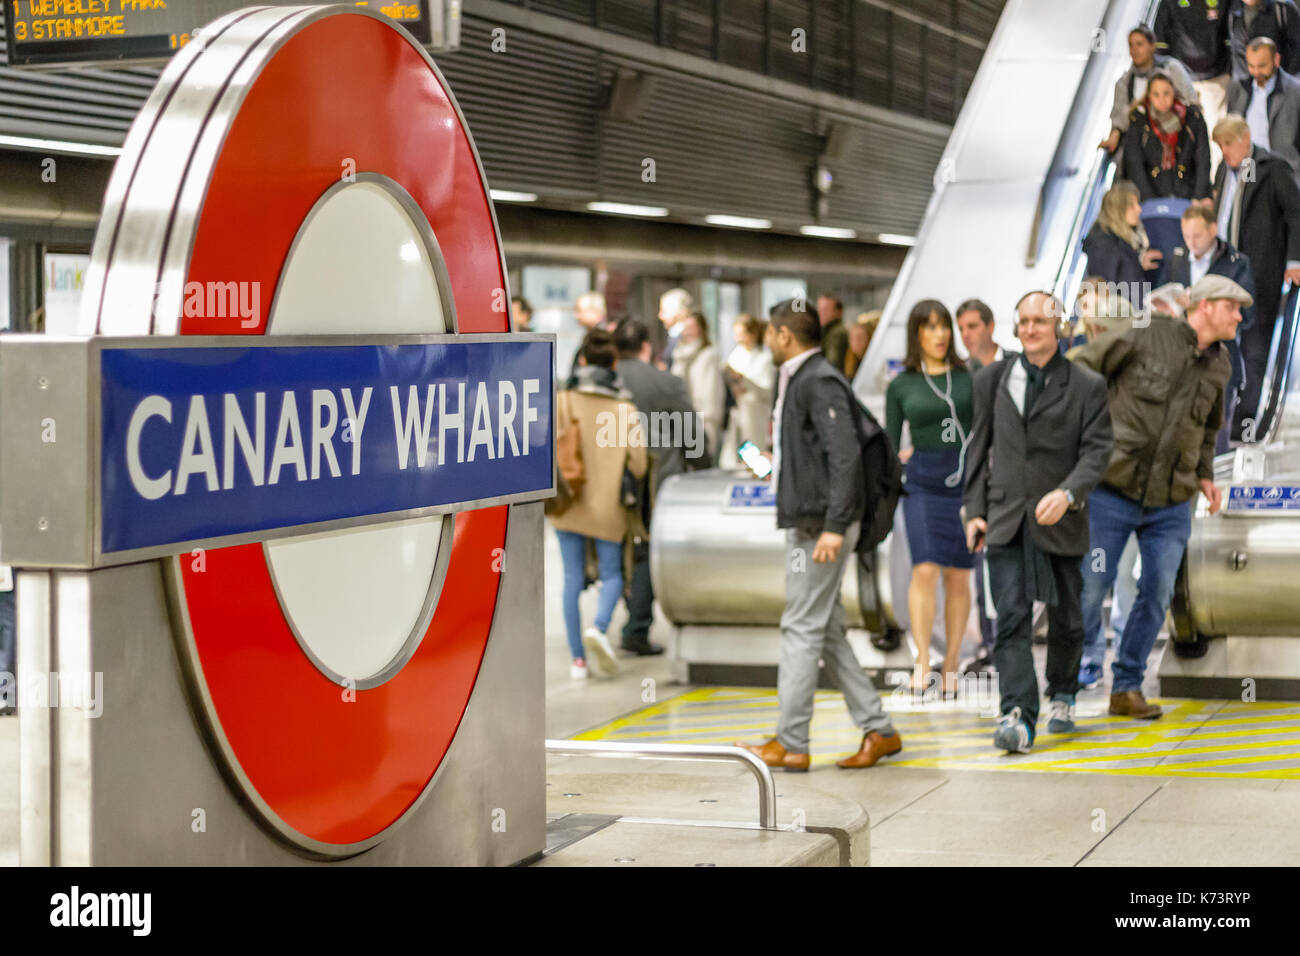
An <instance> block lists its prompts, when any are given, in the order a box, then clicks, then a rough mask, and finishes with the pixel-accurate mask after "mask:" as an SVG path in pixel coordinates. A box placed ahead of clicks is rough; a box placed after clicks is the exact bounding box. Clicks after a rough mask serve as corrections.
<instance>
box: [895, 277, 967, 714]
mask: <svg viewBox="0 0 1300 956" xmlns="http://www.w3.org/2000/svg"><path fill="white" fill-rule="evenodd" d="M955 339H956V336H955V335H954V334H953V323H952V315H951V314H949V312H948V310H947V309H946V308H945V307H944V305H943V303H942V302H938V301H936V300H934V299H926V300H924V301H921V302H918V303H917V304H916V305H915V306H914V307H913V308H912V313H911V315H910V316H908V319H907V357H906V359H904V361H903V368H904V369H905V371H903V372H902V373H900V374H899V375H898V376H897V377H896V378H895V379H894V380H893V381H892V382H890V383H889V390H888V391H887V392H886V393H885V427H886V429H887V430H888V432H889V437H890V439H892V440H893V442H894V447H895V448H898V447H900V444H899V443H900V441H901V439H902V436H903V423H904V422H906V423H907V426H908V431H909V433H910V435H911V447H910V448H908V449H907V450H906V451H902V452H900V453H899V456H898V457H899V459H900V460H901V461H903V462H905V463H906V482H907V494H906V496H905V497H904V498H903V517H904V519H905V521H906V524H907V544H908V548H909V549H910V550H911V553H912V582H911V585H910V587H909V588H908V592H907V610H908V614H909V616H910V618H911V625H912V627H911V629H912V637H913V639H914V640H915V641H916V666H915V668H914V670H913V672H912V691H913V693H917V692H921V691H923V690H924V689H925V684H926V679H927V677H928V675H929V670H930V633H931V631H932V629H933V628H934V615H935V604H936V593H937V589H938V586H939V579H940V577H942V578H943V590H944V612H945V613H944V618H945V623H946V625H947V627H946V631H947V635H948V647H947V653H946V654H945V655H944V661H943V689H944V696H945V697H950V696H952V697H955V696H956V684H957V673H956V672H957V655H958V653H960V651H961V642H962V637H963V635H964V634H965V633H966V621H967V619H968V618H969V617H970V605H971V594H970V573H971V568H972V567H973V560H972V557H971V554H970V552H969V551H967V550H966V540H965V536H964V534H963V533H962V524H961V501H962V488H963V485H964V482H965V465H966V461H965V456H966V438H967V436H968V435H969V434H970V428H971V414H972V403H971V376H970V373H969V372H968V371H966V366H965V364H964V363H963V362H962V360H961V359H960V358H959V357H958V355H957V352H956V349H955V348H954V343H955Z"/></svg>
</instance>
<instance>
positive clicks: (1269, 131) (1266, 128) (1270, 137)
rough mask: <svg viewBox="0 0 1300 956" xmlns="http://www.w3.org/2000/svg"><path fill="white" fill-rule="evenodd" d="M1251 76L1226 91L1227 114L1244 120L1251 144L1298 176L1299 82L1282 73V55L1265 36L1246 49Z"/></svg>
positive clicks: (1299, 166)
mask: <svg viewBox="0 0 1300 956" xmlns="http://www.w3.org/2000/svg"><path fill="white" fill-rule="evenodd" d="M1246 64H1247V66H1248V67H1249V68H1250V76H1248V77H1246V78H1244V79H1241V80H1238V81H1237V82H1235V83H1233V84H1232V86H1231V87H1229V89H1228V112H1229V113H1237V114H1240V115H1241V116H1244V117H1245V118H1246V122H1247V123H1248V124H1249V125H1250V141H1251V142H1252V143H1254V144H1255V145H1256V146H1262V147H1264V149H1267V150H1268V151H1269V152H1271V153H1272V154H1273V155H1274V156H1280V157H1282V158H1283V159H1284V160H1286V162H1287V165H1288V166H1290V167H1291V171H1292V172H1297V173H1300V80H1297V79H1296V78H1295V77H1294V76H1292V75H1291V74H1290V73H1285V72H1283V70H1282V55H1281V54H1280V53H1278V51H1277V44H1276V43H1274V42H1273V41H1272V40H1270V39H1269V38H1268V37H1256V38H1255V39H1254V40H1251V41H1250V45H1249V46H1247V47H1246Z"/></svg>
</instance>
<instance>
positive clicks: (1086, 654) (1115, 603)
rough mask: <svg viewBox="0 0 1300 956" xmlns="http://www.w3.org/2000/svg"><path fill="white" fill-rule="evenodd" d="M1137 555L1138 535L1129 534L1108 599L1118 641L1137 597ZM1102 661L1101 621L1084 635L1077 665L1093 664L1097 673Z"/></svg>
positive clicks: (1103, 631) (1104, 645) (1104, 640)
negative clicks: (1091, 631) (1080, 661)
mask: <svg viewBox="0 0 1300 956" xmlns="http://www.w3.org/2000/svg"><path fill="white" fill-rule="evenodd" d="M1137 556H1138V543H1137V535H1133V534H1131V535H1129V536H1128V541H1126V542H1125V543H1124V553H1123V555H1122V556H1121V557H1120V559H1119V570H1118V573H1117V575H1116V578H1115V593H1114V596H1113V597H1112V598H1111V600H1110V629H1111V630H1112V631H1114V632H1115V641H1116V644H1117V645H1118V643H1119V642H1120V641H1121V640H1122V639H1123V637H1124V623H1125V622H1126V621H1127V620H1128V615H1129V612H1130V611H1131V610H1133V602H1134V601H1136V600H1137V581H1135V580H1134V579H1133V566H1134V565H1135V564H1137ZM1105 663H1106V628H1105V626H1104V625H1102V626H1099V627H1098V628H1097V631H1096V633H1095V634H1094V633H1088V634H1085V635H1084V640H1083V661H1082V663H1081V665H1080V666H1081V667H1095V668H1097V671H1098V673H1100V672H1101V668H1102V665H1104V664H1105ZM1080 673H1082V670H1081V671H1080Z"/></svg>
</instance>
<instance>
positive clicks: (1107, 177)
mask: <svg viewBox="0 0 1300 956" xmlns="http://www.w3.org/2000/svg"><path fill="white" fill-rule="evenodd" d="M1159 9H1160V0H1150V2H1149V3H1148V4H1147V9H1146V13H1145V14H1144V15H1143V17H1142V21H1141V22H1143V23H1145V24H1146V25H1147V26H1154V24H1155V22H1156V14H1157V12H1159ZM1118 155H1119V153H1118V150H1117V151H1116V152H1115V153H1113V154H1112V153H1111V152H1110V150H1108V149H1106V148H1105V147H1098V149H1097V152H1096V155H1095V156H1094V157H1093V161H1092V166H1091V167H1090V169H1089V171H1088V176H1089V178H1088V183H1089V185H1088V188H1087V189H1086V190H1084V193H1083V196H1082V199H1081V201H1080V203H1079V207H1078V208H1077V209H1076V210H1075V213H1074V219H1073V220H1072V221H1071V223H1070V235H1069V239H1068V241H1067V243H1066V246H1065V258H1064V259H1063V260H1062V261H1061V268H1060V269H1059V270H1058V271H1057V273H1056V281H1055V282H1053V283H1052V294H1053V295H1055V296H1056V297H1057V299H1059V300H1060V301H1061V302H1062V303H1064V304H1065V306H1066V309H1067V310H1069V309H1070V303H1072V302H1073V301H1074V298H1075V296H1076V295H1078V292H1079V286H1080V285H1082V283H1083V279H1084V276H1083V275H1081V274H1078V265H1079V260H1080V259H1082V258H1083V239H1084V234H1085V232H1086V231H1087V230H1088V228H1090V227H1091V226H1092V223H1093V222H1094V221H1095V220H1096V218H1097V213H1098V211H1099V209H1100V208H1101V199H1102V196H1104V195H1105V193H1106V190H1107V189H1109V188H1110V185H1111V182H1112V180H1113V178H1114V172H1115V159H1116V157H1117V156H1118ZM1043 188H1044V191H1045V190H1046V188H1047V186H1046V184H1044V187H1043Z"/></svg>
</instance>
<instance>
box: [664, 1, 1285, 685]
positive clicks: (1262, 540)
mask: <svg viewBox="0 0 1300 956" xmlns="http://www.w3.org/2000/svg"><path fill="white" fill-rule="evenodd" d="M1157 5H1158V4H1157V3H1156V2H1154V0H1109V2H1107V0H1071V2H1070V3H1068V4H1064V3H1061V2H1060V0H1010V2H1008V3H1007V6H1006V8H1005V9H1004V12H1003V15H1002V19H1001V20H1000V21H999V24H998V28H997V30H996V31H995V33H994V35H993V37H992V39H991V40H990V43H989V47H988V52H987V54H986V56H985V59H984V61H983V63H982V64H981V66H980V69H979V72H978V73H977V75H976V78H975V81H974V82H973V84H972V86H971V90H970V93H969V95H968V97H967V100H966V103H965V105H964V107H963V109H962V113H961V116H960V117H959V118H958V121H957V124H956V126H955V127H954V129H953V134H952V138H951V140H950V142H949V145H948V147H947V149H946V150H945V153H944V156H943V158H942V160H941V162H940V164H939V169H938V172H937V174H936V189H935V193H934V195H933V196H932V198H931V200H930V204H929V206H928V208H927V212H926V216H925V220H924V222H923V225H922V228H921V230H920V232H919V235H918V238H917V243H916V245H915V247H914V248H913V249H912V250H911V252H910V253H909V255H908V257H907V260H906V261H905V263H904V265H903V268H902V270H901V272H900V274H899V277H898V279H897V281H896V283H895V285H894V288H893V291H892V293H891V295H890V298H889V301H888V303H887V304H886V307H885V310H884V315H883V317H882V319H881V324H880V327H879V330H878V331H877V333H876V335H875V336H874V337H873V339H872V343H871V347H870V349H869V350H868V352H867V354H866V356H865V357H864V359H863V362H862V366H861V368H860V369H859V371H858V374H857V376H856V377H855V379H854V383H853V384H854V390H855V392H856V393H857V395H858V397H859V398H860V399H861V400H862V402H863V403H864V404H865V405H866V406H867V407H868V408H871V409H872V411H873V412H875V413H876V415H877V417H878V418H880V419H881V420H882V421H883V418H884V409H883V405H884V392H885V387H886V385H887V383H888V379H889V377H890V364H891V362H896V361H897V360H898V359H900V358H901V357H902V356H903V354H904V353H905V351H906V348H905V331H906V323H907V315H908V311H909V310H910V308H911V305H912V304H913V303H914V302H916V301H918V300H920V299H924V298H937V299H940V300H941V301H944V302H947V303H949V304H955V303H956V302H959V301H962V300H964V299H967V298H971V297H978V298H981V299H983V300H984V301H986V302H988V303H989V304H990V305H991V306H992V307H993V309H994V312H995V314H997V315H999V316H1002V317H1003V322H1002V323H1001V324H1000V325H999V326H998V328H997V330H996V333H995V334H996V338H997V339H998V341H999V343H1000V344H1002V345H1004V346H1013V345H1014V342H1015V339H1014V328H1013V325H1012V323H1011V322H1010V321H1007V319H1009V317H1010V316H1011V315H1012V314H1013V305H1014V303H1015V302H1016V301H1017V300H1018V299H1019V298H1020V297H1021V295H1022V294H1024V293H1025V292H1027V291H1030V290H1046V291H1050V292H1053V293H1054V294H1055V295H1056V296H1057V297H1058V298H1059V299H1060V300H1061V301H1062V302H1065V303H1071V302H1073V301H1074V299H1075V297H1076V294H1077V291H1078V289H1079V285H1080V283H1081V282H1082V280H1083V278H1084V272H1085V269H1086V257H1085V256H1084V255H1083V252H1082V241H1083V237H1084V234H1085V232H1086V230H1087V229H1088V228H1089V227H1090V226H1091V224H1092V222H1093V221H1094V220H1095V219H1096V216H1097V213H1098V210H1099V208H1100V204H1101V198H1102V196H1103V195H1104V194H1105V192H1106V190H1107V189H1109V188H1110V186H1111V184H1112V182H1113V180H1114V178H1115V169H1114V164H1113V162H1112V161H1111V158H1110V156H1109V154H1108V153H1106V151H1104V150H1101V149H1098V148H1097V143H1098V142H1099V141H1100V140H1101V139H1102V138H1103V137H1104V136H1105V135H1106V133H1107V132H1108V130H1109V128H1110V126H1109V116H1110V108H1111V103H1112V96H1113V89H1114V83H1115V80H1116V78H1117V77H1118V76H1120V75H1121V74H1122V73H1123V72H1124V70H1125V69H1127V66H1128V62H1129V57H1128V47H1127V35H1128V31H1129V29H1131V28H1132V26H1133V25H1134V24H1137V23H1140V22H1147V23H1150V22H1151V21H1152V20H1153V18H1154V14H1155V9H1156V7H1157ZM1297 350H1300V292H1297V291H1296V290H1292V291H1291V293H1290V294H1289V295H1288V296H1287V297H1286V302H1285V305H1284V309H1283V313H1282V315H1280V316H1279V318H1278V322H1277V324H1276V325H1275V334H1274V344H1273V349H1272V354H1271V356H1270V361H1269V374H1268V378H1267V379H1266V381H1265V385H1264V391H1263V397H1262V401H1261V406H1262V407H1261V415H1260V420H1259V425H1258V427H1257V429H1256V434H1257V436H1258V441H1257V442H1255V443H1254V444H1253V445H1252V446H1250V447H1247V448H1245V449H1243V450H1237V451H1235V452H1234V453H1233V454H1232V455H1226V456H1222V457H1221V458H1220V459H1219V460H1218V461H1217V462H1216V474H1218V475H1219V478H1218V480H1219V482H1220V484H1221V485H1227V484H1229V483H1232V485H1233V488H1235V489H1243V488H1256V489H1264V491H1267V490H1268V489H1273V490H1272V491H1269V494H1270V495H1272V496H1273V498H1276V497H1278V496H1290V495H1292V494H1294V499H1292V498H1290V497H1287V498H1286V502H1291V501H1294V504H1295V510H1294V511H1292V510H1290V505H1289V504H1288V505H1287V506H1286V507H1285V508H1283V507H1281V506H1278V507H1274V505H1276V504H1277V503H1276V502H1275V501H1273V500H1272V498H1270V499H1269V501H1270V504H1269V509H1268V510H1258V511H1253V512H1252V511H1249V510H1246V509H1244V508H1238V507H1237V506H1236V505H1231V504H1230V505H1228V506H1227V507H1225V510H1224V511H1223V512H1221V513H1220V514H1219V515H1215V516H1210V515H1209V514H1208V512H1207V510H1206V507H1205V503H1204V501H1203V500H1202V501H1199V510H1198V512H1197V513H1196V515H1195V517H1194V520H1193V532H1192V539H1191V542H1190V544H1189V546H1188V551H1187V556H1186V559H1185V562H1184V570H1183V573H1182V574H1181V575H1180V583H1179V588H1178V594H1177V597H1176V600H1175V603H1174V608H1173V611H1174V618H1175V635H1174V636H1175V641H1174V647H1175V650H1176V651H1177V652H1178V653H1169V654H1165V655H1164V659H1163V662H1162V666H1161V672H1160V673H1161V679H1162V682H1163V685H1164V686H1163V693H1166V694H1171V695H1186V696H1224V695H1225V694H1230V695H1231V696H1237V695H1239V694H1241V693H1242V691H1241V686H1242V685H1241V681H1242V680H1243V679H1245V678H1247V677H1249V678H1251V679H1253V680H1255V681H1256V682H1257V684H1258V692H1259V694H1260V695H1261V696H1272V697H1291V698H1297V699H1300V640H1296V639H1295V638H1294V637H1292V636H1291V635H1294V634H1300V596H1297V590H1296V588H1295V586H1294V583H1293V581H1294V578H1295V574H1294V571H1293V570H1292V569H1293V568H1294V567H1296V564H1297V562H1296V560H1295V558H1296V557H1300V523H1295V522H1296V521H1297V519H1300V396H1294V393H1296V392H1297V391H1300V381H1298V380H1297V379H1298V378H1300V377H1298V376H1297V375H1296V374H1294V373H1293V369H1294V367H1295V358H1296V353H1297ZM1293 396H1294V400H1292V399H1293ZM1288 407H1289V408H1290V409H1291V413H1290V414H1288V411H1287V410H1288ZM752 485H753V483H752V482H749V481H747V480H746V478H745V477H744V476H741V475H736V474H726V473H721V472H710V473H701V474H698V475H686V476H679V477H676V478H673V479H670V480H669V482H667V483H666V484H665V485H664V487H663V488H662V489H661V492H660V496H659V502H658V505H657V506H656V512H655V527H654V528H652V530H651V564H652V575H653V578H654V582H655V590H656V593H657V594H658V595H659V597H660V601H661V605H662V607H663V610H664V611H665V613H666V615H667V616H668V618H669V619H670V620H671V621H672V622H673V623H674V624H675V625H676V627H677V635H678V640H677V641H676V644H675V647H674V656H675V658H676V661H677V663H678V665H679V667H678V673H679V674H680V675H681V676H683V677H687V678H688V679H691V680H695V681H700V680H711V681H717V682H726V681H727V680H729V679H731V680H732V681H733V682H734V680H735V679H741V680H744V681H746V682H766V680H765V678H763V677H762V676H760V674H759V672H760V671H761V670H763V669H764V668H767V669H768V670H769V672H774V669H775V664H776V657H777V652H778V650H779V643H780V642H779V627H778V625H779V620H780V610H781V607H782V605H783V602H782V601H781V600H780V595H781V594H782V593H783V590H784V588H783V581H782V577H783V574H784V567H783V563H784V562H783V556H784V548H783V545H782V542H781V535H780V533H779V532H777V531H776V530H775V528H774V527H773V525H774V522H773V521H772V515H771V513H770V511H769V512H767V513H766V514H760V513H758V512H757V511H756V510H755V508H754V507H753V504H754V503H755V502H758V501H760V500H761V495H760V494H750V493H749V491H747V490H746V488H747V486H752ZM1264 491H1252V492H1250V494H1253V495H1262V494H1263V493H1264ZM1231 493H1232V494H1233V495H1238V494H1240V491H1239V490H1238V491H1232V492H1231ZM900 511H901V509H900ZM909 567H910V559H909V557H908V555H907V545H906V537H905V535H904V534H902V533H901V529H900V528H899V527H898V526H896V528H895V532H894V534H892V535H891V536H890V538H889V539H887V540H886V542H885V543H884V544H883V545H882V546H881V547H880V548H879V549H877V552H876V554H875V555H874V556H873V558H872V559H871V560H867V561H864V562H862V563H861V564H860V565H859V566H858V568H857V569H856V573H849V574H846V575H845V579H844V588H843V592H842V597H843V599H844V604H845V607H846V611H847V614H848V617H849V626H850V631H849V635H850V643H851V644H853V647H854V650H855V653H857V655H858V657H859V659H860V660H861V661H862V663H863V664H864V666H865V667H867V668H868V669H869V670H872V671H873V672H874V674H875V676H876V678H877V680H878V682H881V683H885V682H886V680H887V678H886V675H885V672H887V671H890V670H893V671H895V672H903V673H905V672H907V671H910V669H911V656H910V654H908V652H907V650H906V649H905V648H901V647H898V641H897V638H898V636H899V634H900V632H901V631H902V629H903V628H905V626H906V620H905V610H906V589H907V575H908V568H909ZM942 619H943V614H942V609H941V608H940V609H939V610H938V613H937V614H936V620H938V621H942ZM1236 635H1249V636H1247V637H1237V636H1236ZM1221 636H1222V637H1223V638H1224V639H1222V640H1219V639H1218V638H1219V637H1221ZM868 638H870V640H868ZM1212 638H1213V639H1212ZM733 665H734V666H733ZM737 668H739V670H737ZM1252 686H1254V685H1252Z"/></svg>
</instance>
